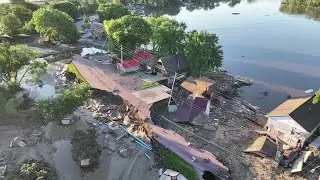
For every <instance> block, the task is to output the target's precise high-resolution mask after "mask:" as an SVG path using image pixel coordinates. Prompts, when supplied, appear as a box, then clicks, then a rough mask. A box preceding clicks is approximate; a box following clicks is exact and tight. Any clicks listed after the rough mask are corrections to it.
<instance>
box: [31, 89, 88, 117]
mask: <svg viewBox="0 0 320 180" xmlns="http://www.w3.org/2000/svg"><path fill="white" fill-rule="evenodd" d="M90 97H91V90H90V87H89V86H88V85H86V84H80V85H75V86H74V87H73V88H72V89H67V90H65V91H63V92H62V93H61V94H60V95H59V96H58V97H56V98H49V99H44V100H40V101H38V102H37V103H36V104H35V106H34V107H33V110H34V113H35V115H36V117H34V118H37V119H41V120H42V121H43V122H45V123H47V122H51V121H60V120H61V119H63V118H64V117H65V116H67V115H69V114H71V113H72V112H73V111H75V110H76V109H77V108H78V107H79V106H83V105H84V103H85V102H86V101H87V100H88V99H89V98H90Z"/></svg>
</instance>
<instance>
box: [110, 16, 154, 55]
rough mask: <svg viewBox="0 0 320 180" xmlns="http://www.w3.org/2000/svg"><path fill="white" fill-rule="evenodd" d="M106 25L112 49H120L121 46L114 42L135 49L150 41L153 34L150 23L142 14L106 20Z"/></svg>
mask: <svg viewBox="0 0 320 180" xmlns="http://www.w3.org/2000/svg"><path fill="white" fill-rule="evenodd" d="M104 27H105V30H106V32H107V34H108V37H109V41H110V45H111V46H110V48H111V50H112V51H117V50H118V51H119V48H120V47H119V46H116V45H115V44H114V43H116V44H118V45H119V44H121V45H124V46H125V47H127V48H129V49H131V50H135V49H136V48H137V47H140V46H141V45H142V44H147V43H149V41H150V37H151V35H152V29H151V26H150V24H149V23H148V22H147V21H146V20H144V19H143V18H142V17H140V16H132V15H127V16H123V17H122V18H119V19H115V20H110V21H104ZM115 53H116V52H115Z"/></svg>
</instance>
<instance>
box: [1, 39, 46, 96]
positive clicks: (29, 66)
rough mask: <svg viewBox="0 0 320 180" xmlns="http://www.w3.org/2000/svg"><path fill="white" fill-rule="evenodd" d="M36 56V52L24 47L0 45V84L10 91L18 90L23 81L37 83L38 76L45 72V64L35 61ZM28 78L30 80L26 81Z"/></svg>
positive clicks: (37, 54)
mask: <svg viewBox="0 0 320 180" xmlns="http://www.w3.org/2000/svg"><path fill="white" fill-rule="evenodd" d="M38 56H39V53H38V52H36V51H33V50H30V49H29V48H28V47H27V46H26V45H15V46H6V45H4V44H0V82H1V83H4V84H5V85H6V86H7V87H9V88H10V89H11V90H12V91H16V90H18V89H19V88H20V85H21V82H22V81H23V80H33V81H37V82H39V81H40V75H41V74H43V73H45V72H46V71H45V67H46V63H45V62H39V61H36V60H35V59H36V58H37V57H38ZM30 76H31V77H32V79H27V77H30Z"/></svg>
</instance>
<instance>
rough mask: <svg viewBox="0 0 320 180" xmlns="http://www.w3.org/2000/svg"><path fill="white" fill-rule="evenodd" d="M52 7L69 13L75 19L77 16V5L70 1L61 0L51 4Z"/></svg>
mask: <svg viewBox="0 0 320 180" xmlns="http://www.w3.org/2000/svg"><path fill="white" fill-rule="evenodd" d="M52 7H53V8H54V9H57V10H59V11H62V12H65V13H67V14H68V15H70V16H71V17H72V18H73V19H77V18H78V17H79V12H78V8H77V6H75V5H74V4H73V3H71V2H67V1H62V2H57V3H55V4H54V5H53V6H52Z"/></svg>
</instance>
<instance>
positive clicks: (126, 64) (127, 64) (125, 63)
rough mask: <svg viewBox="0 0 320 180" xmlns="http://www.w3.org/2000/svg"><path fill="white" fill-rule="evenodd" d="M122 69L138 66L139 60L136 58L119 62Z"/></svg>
mask: <svg viewBox="0 0 320 180" xmlns="http://www.w3.org/2000/svg"><path fill="white" fill-rule="evenodd" d="M120 64H121V65H122V67H123V68H124V69H130V68H133V67H138V66H140V64H139V62H137V61H136V60H129V61H123V62H121V63H120Z"/></svg>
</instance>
